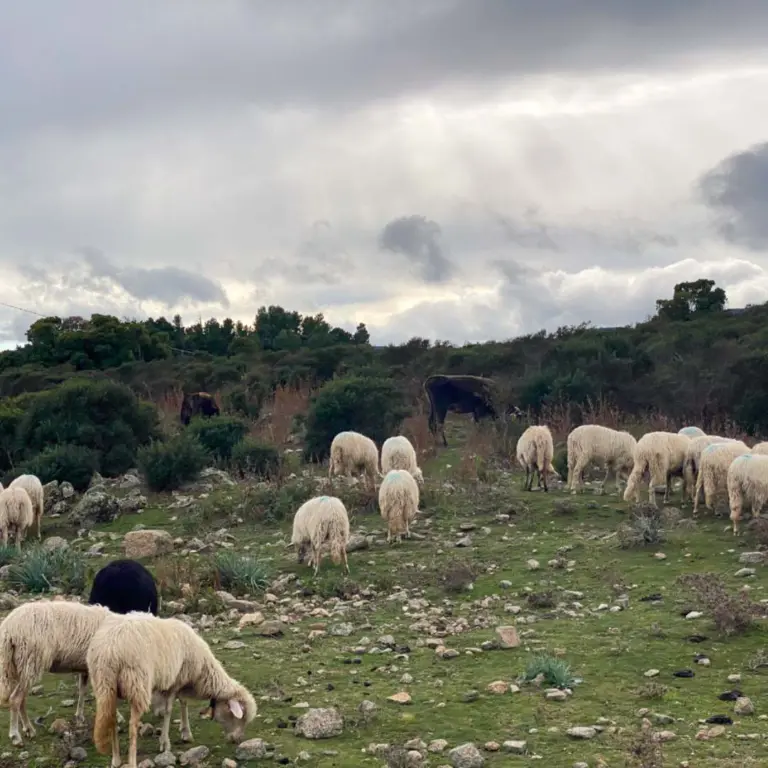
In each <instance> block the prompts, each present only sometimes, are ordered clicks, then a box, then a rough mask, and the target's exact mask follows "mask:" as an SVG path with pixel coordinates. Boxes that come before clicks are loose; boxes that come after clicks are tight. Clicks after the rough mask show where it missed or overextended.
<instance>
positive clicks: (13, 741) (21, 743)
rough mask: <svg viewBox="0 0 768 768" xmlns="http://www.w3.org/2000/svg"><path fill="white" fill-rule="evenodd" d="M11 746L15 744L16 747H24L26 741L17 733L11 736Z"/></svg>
mask: <svg viewBox="0 0 768 768" xmlns="http://www.w3.org/2000/svg"><path fill="white" fill-rule="evenodd" d="M11 744H13V746H14V747H23V746H24V741H23V739H22V738H21V736H20V735H19V734H18V733H15V734H14V735H13V736H11Z"/></svg>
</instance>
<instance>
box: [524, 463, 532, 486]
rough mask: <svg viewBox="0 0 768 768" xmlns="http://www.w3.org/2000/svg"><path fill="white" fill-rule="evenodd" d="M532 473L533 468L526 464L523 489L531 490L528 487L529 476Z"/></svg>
mask: <svg viewBox="0 0 768 768" xmlns="http://www.w3.org/2000/svg"><path fill="white" fill-rule="evenodd" d="M530 474H531V470H530V468H529V467H528V465H527V464H526V466H525V480H523V490H524V491H530V490H531V489H530V488H529V487H528V478H529V476H530Z"/></svg>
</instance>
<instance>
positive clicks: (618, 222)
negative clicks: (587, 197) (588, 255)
mask: <svg viewBox="0 0 768 768" xmlns="http://www.w3.org/2000/svg"><path fill="white" fill-rule="evenodd" d="M489 215H490V216H491V218H492V219H493V220H494V221H495V222H496V223H497V224H498V226H499V227H500V228H501V230H502V231H503V233H504V236H505V237H506V239H507V240H508V241H509V242H511V243H513V244H515V245H518V246H520V247H522V248H532V249H536V250H545V251H554V252H558V253H563V252H568V253H569V254H571V253H573V252H574V251H579V250H582V249H587V250H591V249H595V248H598V249H604V250H609V251H611V252H614V253H615V252H617V251H618V252H621V253H623V254H626V255H627V256H631V257H634V256H637V255H639V254H641V253H643V252H644V251H645V250H647V249H648V248H651V247H653V246H658V247H661V248H674V247H675V246H677V245H678V240H677V238H676V237H674V236H673V235H670V234H667V233H663V232H656V231H654V230H653V228H651V227H649V226H647V225H646V224H644V223H643V222H642V221H640V220H638V219H634V218H631V217H620V216H618V215H617V214H615V213H611V214H600V213H599V212H585V218H588V219H590V224H589V225H585V226H568V225H562V224H560V225H559V224H556V223H554V222H548V221H547V220H546V216H544V215H542V213H541V212H540V211H539V210H538V209H537V208H528V209H526V210H525V211H524V212H523V214H522V215H521V216H520V217H516V216H513V215H508V214H502V213H499V212H497V211H493V210H489Z"/></svg>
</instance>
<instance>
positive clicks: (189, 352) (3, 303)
mask: <svg viewBox="0 0 768 768" xmlns="http://www.w3.org/2000/svg"><path fill="white" fill-rule="evenodd" d="M0 306H2V307H8V309H15V310H17V311H19V312H27V313H28V314H30V315H36V316H37V317H50V315H42V314H40V312H35V310H34V309H25V308H24V307H17V306H16V305H15V304H9V303H8V302H7V301H0ZM201 325H202V321H201ZM169 349H170V350H171V351H172V352H179V353H180V354H182V355H197V354H199V350H194V351H193V350H190V349H179V348H178V347H169Z"/></svg>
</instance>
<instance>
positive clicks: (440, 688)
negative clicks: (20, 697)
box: [0, 449, 768, 768]
mask: <svg viewBox="0 0 768 768" xmlns="http://www.w3.org/2000/svg"><path fill="white" fill-rule="evenodd" d="M460 462H461V457H460V453H459V452H458V451H457V450H456V449H451V450H449V451H447V452H443V453H441V454H440V455H439V456H438V458H436V459H434V460H433V461H432V462H431V463H430V464H428V465H427V466H426V467H425V475H426V476H427V478H428V479H427V488H426V490H425V492H424V497H423V502H422V507H423V515H422V516H421V517H420V519H419V521H418V523H417V525H416V526H414V529H413V530H414V534H415V535H414V538H413V539H412V540H410V541H405V542H403V543H402V544H401V545H393V546H387V544H386V542H385V535H386V531H385V529H384V527H383V525H382V521H381V519H380V518H379V516H378V514H377V511H376V506H375V499H373V498H372V497H371V496H370V495H369V494H367V493H366V492H365V491H364V490H362V489H361V488H360V487H359V486H353V487H344V488H342V487H341V486H337V488H336V491H337V492H338V493H339V495H341V496H342V498H343V499H344V500H345V503H346V504H347V508H348V510H349V512H350V517H351V522H352V530H353V531H354V534H355V535H354V537H353V542H352V546H351V547H350V549H351V550H352V553H351V554H350V558H349V559H350V567H351V575H350V577H349V578H344V577H343V576H342V575H341V573H340V572H339V569H338V568H336V567H334V566H333V565H331V564H330V563H326V564H324V566H323V568H322V570H321V574H320V576H319V577H318V578H317V579H316V580H315V579H313V578H312V574H311V570H310V569H308V568H307V567H305V566H301V565H298V564H297V563H296V562H295V555H294V554H293V552H292V550H288V549H286V547H285V544H286V542H287V541H288V539H289V537H290V526H291V518H292V514H293V512H294V511H295V509H296V508H297V507H298V506H299V504H300V503H301V501H303V500H304V499H305V498H306V497H308V496H309V495H314V494H315V493H316V492H317V489H318V488H321V487H322V488H323V489H324V490H325V486H323V482H324V480H323V478H322V477H321V476H319V475H318V476H312V475H311V474H309V473H308V472H307V471H306V470H302V469H301V468H299V467H298V466H297V467H296V468H297V472H296V475H295V476H294V477H292V478H290V479H288V480H287V481H286V483H285V484H284V485H283V486H282V487H281V488H276V487H273V486H266V485H259V484H249V483H244V482H235V481H233V480H232V479H231V478H230V477H229V476H228V475H226V474H225V473H221V472H218V471H216V470H211V471H208V472H207V473H206V474H205V477H203V478H202V479H201V481H200V482H199V483H197V484H196V485H195V486H194V487H192V488H190V489H188V490H186V491H184V492H182V493H178V494H174V496H173V497H171V496H167V497H153V496H152V495H150V494H146V495H145V494H144V493H143V492H142V489H141V486H140V483H139V480H138V478H137V477H136V476H135V475H128V476H126V477H124V478H121V479H120V480H118V481H116V482H114V481H110V482H108V483H101V482H99V481H98V480H97V482H96V483H95V484H94V486H93V487H92V489H91V490H89V492H88V493H86V494H85V495H84V496H82V497H80V496H78V495H77V494H74V493H71V489H68V488H67V487H66V486H65V487H63V488H61V487H59V488H56V489H50V491H51V492H50V494H49V496H50V499H51V500H50V502H49V513H50V514H49V515H48V516H47V517H46V519H45V521H44V537H45V538H47V542H46V547H48V548H50V549H56V548H59V547H61V548H66V549H67V550H68V551H70V552H72V553H76V556H77V557H78V558H79V559H80V560H82V561H84V562H85V563H86V565H87V568H88V569H89V572H91V573H92V572H93V571H95V570H96V569H97V568H99V567H101V566H102V565H103V564H104V563H105V562H107V560H108V559H109V558H111V557H116V556H119V555H124V554H127V555H128V556H131V557H144V558H146V560H145V562H147V563H148V564H149V565H150V567H152V569H153V571H154V572H155V574H156V576H157V578H158V582H159V585H160V588H161V591H162V598H163V609H162V610H163V613H164V614H165V615H176V616H179V617H182V618H185V619H186V620H188V621H189V622H190V623H191V624H192V625H193V626H194V627H195V628H196V629H198V630H199V631H200V632H201V633H202V634H203V636H204V637H205V638H206V640H207V641H208V642H209V643H210V644H211V646H212V647H213V648H214V651H215V653H216V654H217V655H218V657H219V658H220V659H221V660H222V662H223V663H224V664H225V666H226V667H227V669H228V670H229V671H230V673H231V674H232V675H233V676H235V677H237V678H239V679H240V680H241V681H243V682H244V683H246V684H247V685H249V686H250V688H251V690H252V692H253V693H254V695H255V697H256V699H257V702H258V705H259V714H258V716H257V718H256V720H255V721H254V722H253V723H252V724H251V726H250V729H249V732H248V736H249V737H250V738H249V741H247V742H245V743H244V744H241V745H239V746H238V745H232V744H229V743H227V742H226V741H225V740H224V738H223V734H222V732H221V730H220V729H219V727H218V726H217V725H216V724H213V723H210V722H209V721H207V720H204V719H201V718H198V717H197V715H196V714H195V717H194V718H193V722H192V727H193V732H194V743H192V744H183V743H181V742H180V739H179V737H178V726H175V727H174V730H173V731H172V740H173V742H174V753H165V754H162V755H159V756H158V754H157V738H156V735H155V728H156V727H157V726H158V725H159V720H158V719H156V718H154V717H153V715H152V714H151V713H148V714H147V716H146V717H145V727H144V729H143V730H142V734H143V735H142V738H141V742H140V750H141V755H140V758H141V759H142V760H144V763H143V764H144V765H145V766H151V765H157V766H168V765H176V764H181V765H202V764H207V765H215V766H230V767H231V768H234V766H236V765H244V764H247V763H249V762H250V761H253V763H254V764H258V763H260V762H261V763H264V764H270V763H276V764H282V765H292V764H298V765H306V766H322V767H323V768H331V766H334V767H335V768H359V766H385V765H389V766H392V767H393V768H401V767H402V766H414V767H415V766H433V768H437V767H439V766H453V768H475V767H476V766H488V767H489V768H493V767H494V766H506V765H525V764H528V763H531V764H535V763H536V761H541V763H540V764H541V765H545V766H552V767H553V768H558V767H559V766H564V767H569V766H582V767H583V766H589V767H590V768H594V767H596V766H610V767H611V768H614V767H616V766H625V765H635V766H640V767H641V768H651V767H652V766H678V765H679V766H685V765H689V766H696V768H702V767H704V766H736V765H739V766H747V765H754V766H757V765H765V764H768V763H767V762H766V761H768V710H766V711H765V712H763V711H761V706H762V702H763V701H765V700H766V698H765V694H766V693H768V677H766V674H765V670H764V667H765V666H766V665H768V653H766V651H765V650H764V648H765V644H764V624H765V622H764V620H763V619H762V610H763V603H762V602H761V601H762V599H763V598H768V595H765V593H764V584H765V573H766V572H765V566H764V559H765V555H764V554H763V552H762V549H761V547H760V546H759V544H758V543H757V542H756V540H755V538H754V534H749V533H747V534H745V535H744V536H743V537H740V538H737V539H734V538H733V536H732V535H731V534H730V532H728V531H726V530H725V528H726V526H727V522H728V521H727V519H725V518H716V517H713V516H712V515H706V516H704V517H702V518H701V519H700V520H699V521H697V522H696V523H693V522H691V521H690V520H688V519H687V517H689V516H690V512H689V511H686V510H683V512H682V513H681V512H680V511H679V510H674V509H673V510H671V511H668V512H667V513H665V515H664V516H663V518H662V527H663V531H662V533H661V540H659V541H656V542H651V543H650V544H647V545H642V544H641V543H635V544H634V545H633V542H632V541H631V536H630V535H629V533H631V532H628V531H627V530H625V529H621V530H620V528H621V526H622V525H623V524H625V523H626V522H627V520H628V519H629V517H630V510H629V508H628V506H627V505H626V504H624V503H623V502H622V501H621V500H620V499H619V498H618V497H617V496H616V495H611V494H609V495H606V496H597V495H595V493H594V490H593V489H588V490H587V491H586V493H585V494H584V495H582V496H579V497H576V498H574V497H571V496H569V495H566V494H565V493H564V492H563V491H562V490H560V489H558V488H555V489H553V490H552V491H551V492H550V493H549V494H544V493H541V492H533V493H524V492H523V491H522V490H521V476H520V474H519V473H515V474H512V473H510V472H508V471H505V470H503V469H499V470H492V471H490V472H489V473H488V474H487V475H485V476H484V479H483V482H476V481H469V480H463V481H462V480H460V479H459V478H460V476H465V473H464V472H463V471H462V472H459V469H460V466H459V465H460ZM611 490H612V488H611ZM641 534H642V531H641ZM656 534H657V531H656V530H654V531H652V532H651V534H650V535H648V536H647V538H651V539H653V538H654V537H655V536H656ZM57 537H60V538H57ZM641 538H642V535H641ZM622 544H625V545H630V546H625V547H622V546H621V545H622ZM13 567H14V566H13V565H6V566H4V568H3V569H2V571H0V575H3V576H4V577H9V575H10V573H11V571H12V569H13ZM703 572H715V573H718V574H721V575H722V576H723V577H724V581H725V584H726V587H727V589H728V593H727V595H726V598H727V599H725V598H723V599H722V600H720V601H719V602H718V600H717V599H715V600H712V599H711V595H709V596H708V595H707V593H706V590H704V591H701V590H700V591H699V592H698V593H692V592H689V591H686V589H684V588H683V587H682V586H680V584H679V583H678V581H677V579H678V577H679V576H681V575H683V574H690V573H703ZM7 584H8V582H6V585H7ZM747 588H748V595H749V597H751V600H752V601H754V602H753V603H750V605H752V606H753V607H755V611H756V614H757V618H756V622H755V625H754V626H752V627H750V628H747V629H746V631H744V632H740V631H738V630H739V629H740V628H738V627H737V631H736V632H735V633H734V634H732V635H728V634H726V631H725V630H728V631H730V629H731V628H732V627H731V625H730V624H729V623H728V621H727V619H728V617H727V616H726V617H725V619H724V618H723V617H722V616H721V615H720V612H721V608H722V606H723V605H724V606H725V607H726V608H727V607H729V606H731V602H734V601H735V602H734V605H735V607H734V610H737V608H738V605H736V603H738V601H739V599H740V598H738V593H739V590H744V589H747ZM86 592H87V590H86ZM86 592H82V593H83V594H85V593H86ZM734 596H736V597H734ZM32 597H33V595H30V594H28V593H27V592H24V591H23V590H22V589H18V588H17V589H7V590H6V591H4V592H3V593H2V595H0V606H1V607H2V608H3V609H4V612H3V615H5V613H6V612H7V610H8V609H9V608H11V607H13V605H15V604H17V603H18V602H19V601H21V600H26V599H32ZM729 601H731V602H729ZM731 607H732V606H731ZM716 614H717V615H716ZM715 620H717V621H718V622H719V625H720V627H721V630H722V631H721V630H718V629H717V627H716V626H715V624H714V621H715ZM737 623H738V622H737ZM734 626H735V624H734ZM726 694H727V695H726ZM75 698H76V687H75V680H74V677H73V676H61V675H59V676H54V675H47V676H46V677H45V679H44V681H43V684H42V685H41V686H39V687H37V688H36V689H35V690H34V692H33V695H32V696H31V698H30V704H29V710H30V715H31V716H32V717H33V719H36V721H37V722H38V723H39V724H40V727H39V728H38V736H37V738H36V739H35V740H32V741H28V742H27V743H26V744H25V746H24V747H23V748H21V749H14V748H12V747H10V745H9V742H8V740H7V737H5V747H4V749H3V750H2V755H1V756H0V766H4V765H6V766H10V765H44V764H48V765H63V764H66V763H69V764H70V765H73V766H74V765H77V764H80V765H107V764H108V761H109V757H108V756H106V757H101V756H98V755H97V754H96V753H95V750H94V748H93V744H92V742H91V741H90V731H89V729H84V730H78V729H76V728H75V727H74V725H73V723H72V722H71V718H72V716H73V714H74V703H75ZM204 705H205V703H204V702H201V703H200V705H199V708H202V707H203V706H204ZM197 709H198V708H195V707H192V708H191V712H194V713H196V712H197ZM86 711H87V716H88V718H89V723H91V722H92V716H93V702H92V701H90V700H89V702H88V704H87V706H86ZM124 714H125V715H126V716H127V712H125V713H124ZM176 717H177V718H178V710H177V711H176ZM708 721H709V722H708ZM7 726H8V722H7V711H4V712H3V713H2V722H1V723H0V727H1V728H2V729H3V733H4V734H5V733H7ZM121 739H122V744H123V745H125V744H126V741H127V737H126V735H125V733H122V734H121Z"/></svg>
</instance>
